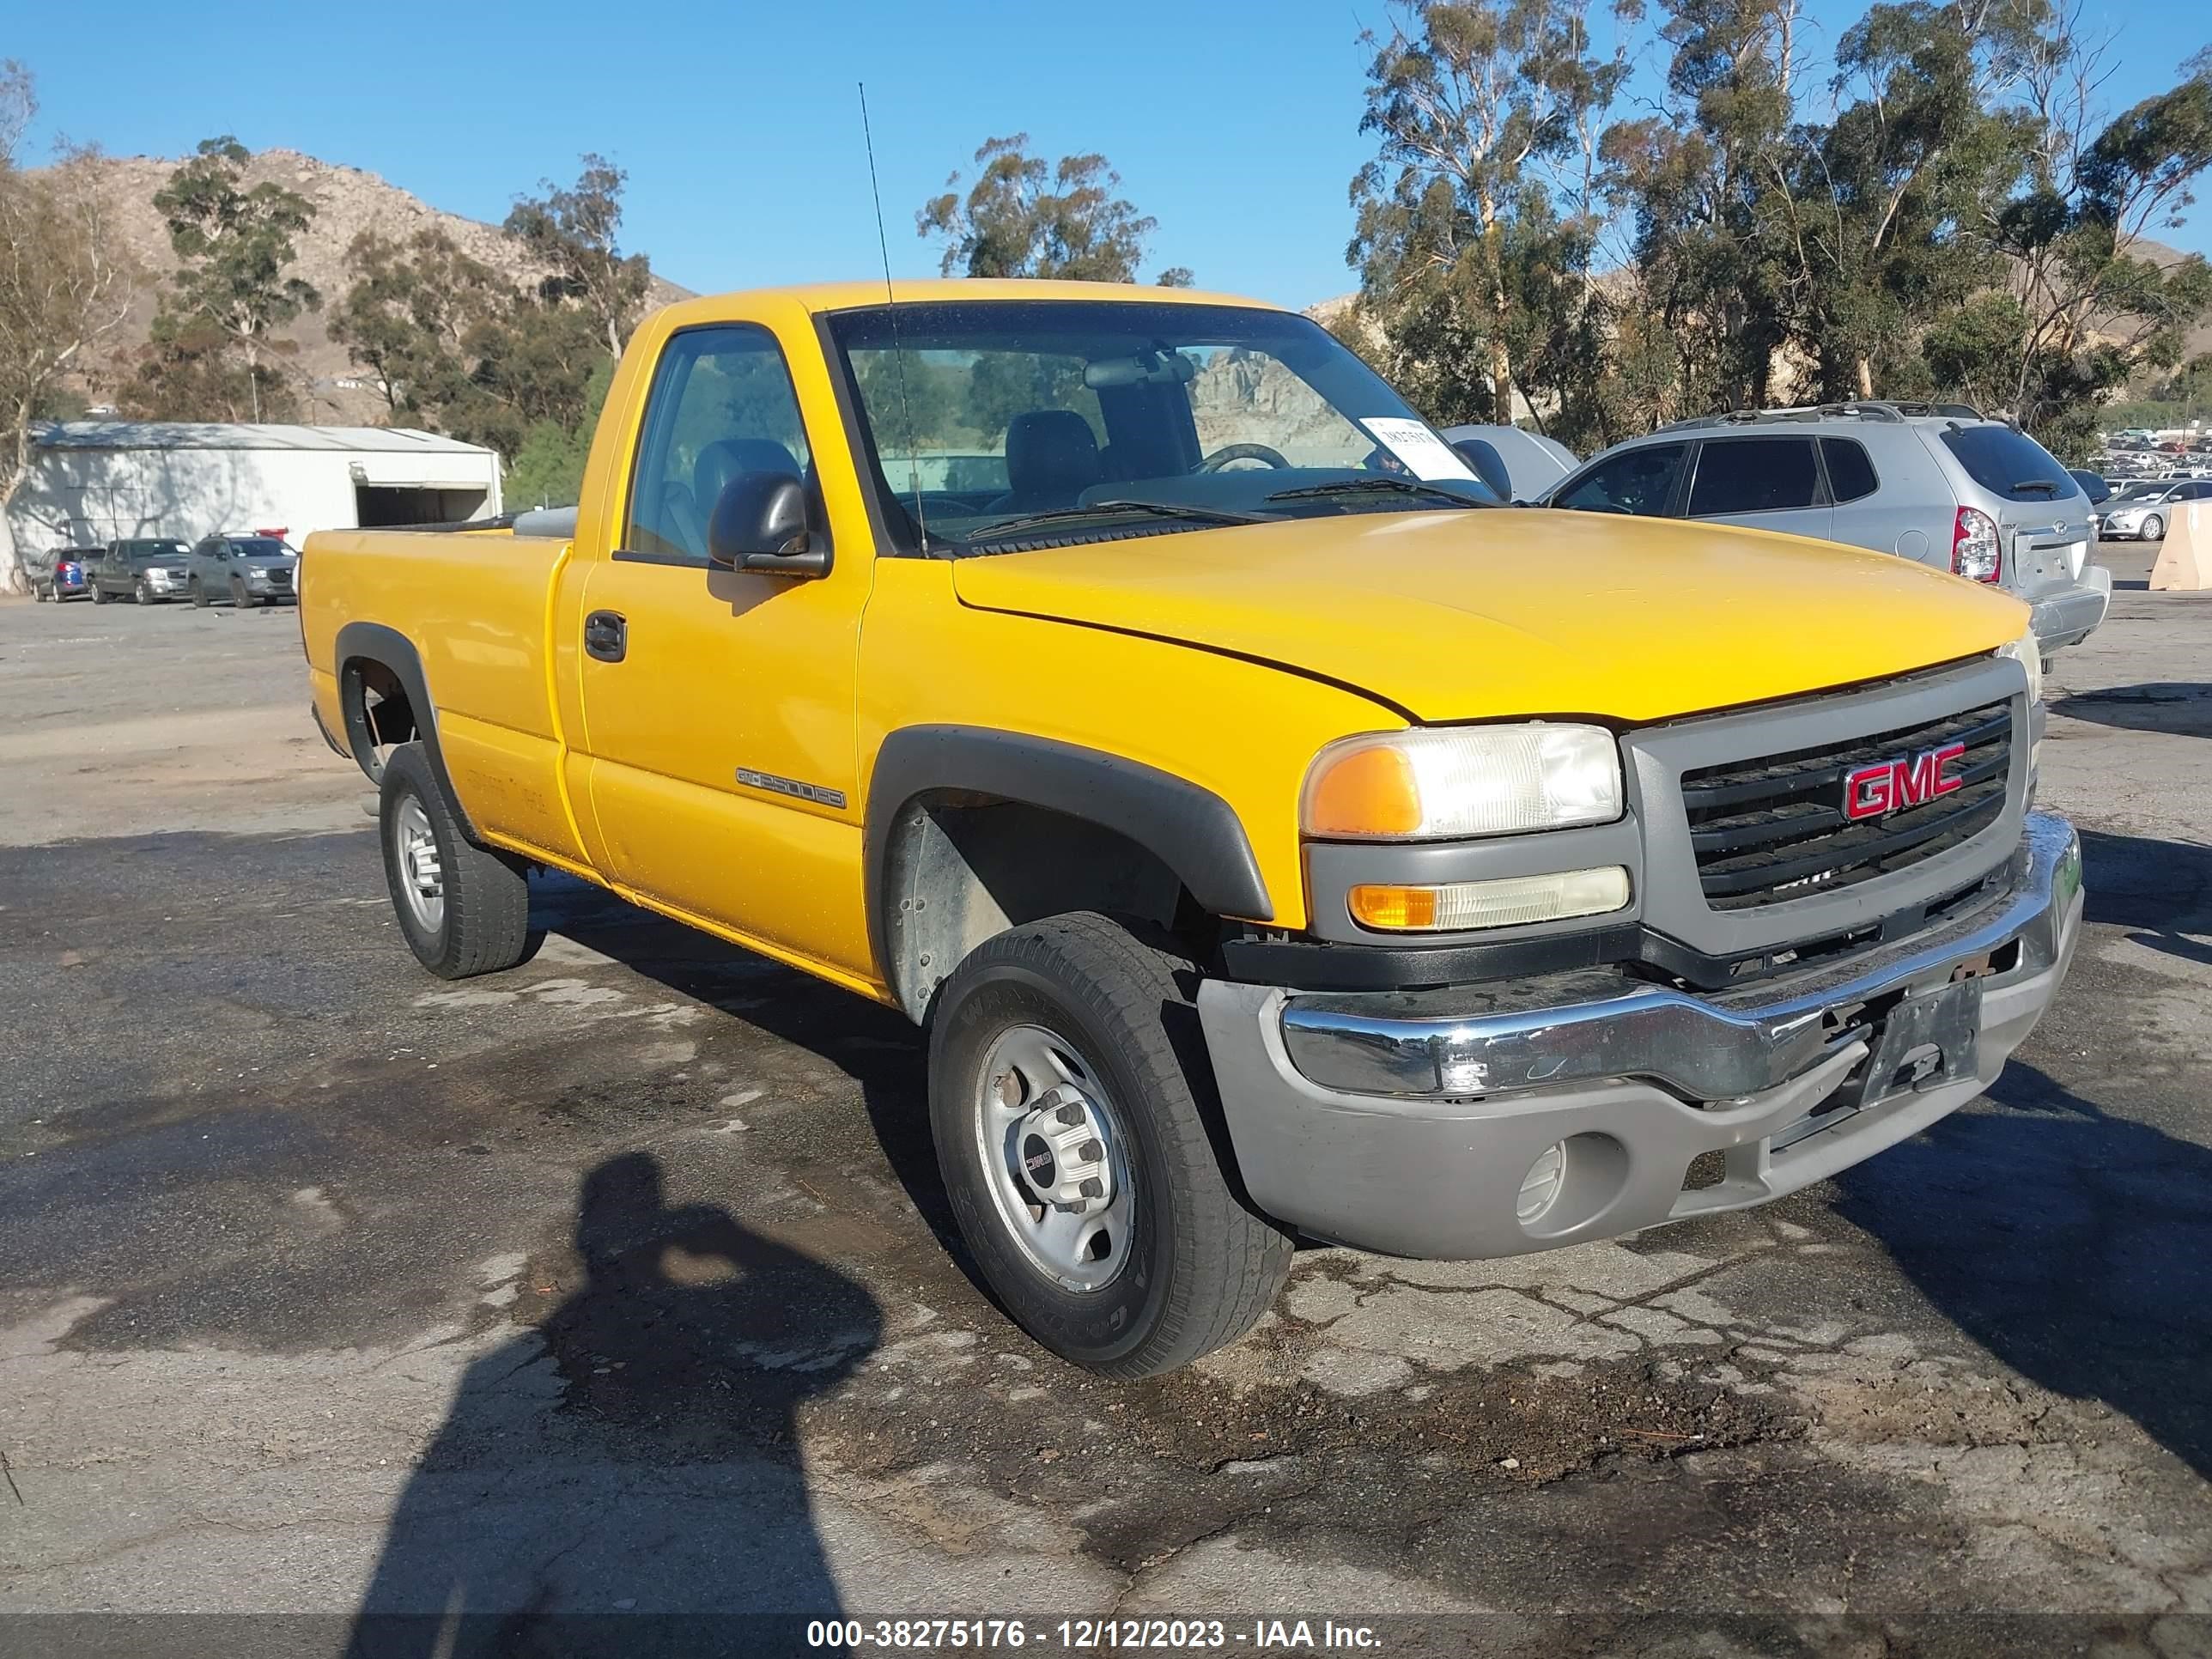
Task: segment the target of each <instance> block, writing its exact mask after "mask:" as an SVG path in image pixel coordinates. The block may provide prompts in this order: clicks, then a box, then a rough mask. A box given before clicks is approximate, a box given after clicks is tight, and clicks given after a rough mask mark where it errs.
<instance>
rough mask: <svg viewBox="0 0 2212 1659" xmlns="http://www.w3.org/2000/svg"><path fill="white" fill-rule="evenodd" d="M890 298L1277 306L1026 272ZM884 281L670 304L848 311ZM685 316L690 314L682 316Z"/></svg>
mask: <svg viewBox="0 0 2212 1659" xmlns="http://www.w3.org/2000/svg"><path fill="white" fill-rule="evenodd" d="M889 288H890V298H891V300H892V301H894V302H896V303H897V304H899V305H921V304H927V303H929V302H932V301H948V300H1149V301H1153V302H1155V303H1158V304H1164V305H1208V306H1243V307H1246V308H1248V309H1249V310H1254V311H1278V310H1280V309H1282V307H1279V306H1273V305H1269V304H1268V303H1267V301H1263V300H1253V299H1248V298H1246V297H1245V296H1244V295H1239V294H1215V293H1211V292H1208V291H1207V290H1206V289H1191V288H1158V287H1147V286H1146V285H1145V284H1144V283H1055V282H1038V281H1036V280H1034V279H1031V278H1029V277H983V276H931V277H921V278H907V279H904V280H901V281H896V282H893V283H890V285H889ZM884 290H885V284H884V282H883V281H882V280H881V279H880V278H877V279H873V280H871V279H866V278H863V279H860V280H859V281H855V282H847V283H800V284H799V285H797V286H795V287H789V288H771V289H746V290H743V291H742V292H738V293H731V294H720V295H702V297H700V298H698V299H696V300H684V301H679V302H678V304H676V305H675V306H673V307H670V309H671V310H672V311H674V312H676V313H679V314H683V313H692V312H696V313H698V314H699V316H700V317H701V318H702V319H705V318H709V317H713V316H715V315H718V314H720V312H721V311H722V309H723V308H724V307H726V306H727V305H728V303H729V302H730V301H732V300H737V299H744V300H763V299H779V300H790V301H796V302H797V303H798V304H799V305H801V306H804V307H805V308H806V309H807V310H809V311H812V312H825V311H854V310H858V309H860V308H862V307H867V306H879V305H882V304H883V303H884ZM686 320H690V319H689V318H688V317H687V318H686Z"/></svg>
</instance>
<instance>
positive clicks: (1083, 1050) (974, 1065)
mask: <svg viewBox="0 0 2212 1659" xmlns="http://www.w3.org/2000/svg"><path fill="white" fill-rule="evenodd" d="M1194 984H1195V977H1194V975H1193V973H1192V970H1191V968H1190V964H1189V963H1187V962H1184V961H1182V960H1181V959H1179V958H1178V957H1175V956H1174V955H1172V954H1171V953H1170V952H1168V951H1163V950H1159V949H1157V948H1155V947H1154V946H1152V945H1148V944H1146V943H1145V942H1143V941H1141V940H1139V939H1137V938H1136V937H1135V936H1134V935H1133V933H1130V932H1129V930H1128V929H1127V928H1126V927H1122V926H1121V924H1119V923H1118V922H1115V921H1113V920H1111V919H1110V918H1109V917H1106V916H1102V915H1093V914H1091V913H1090V912H1087V911H1078V912H1074V913H1072V914H1069V915H1058V916H1048V917H1046V918H1044V919H1043V920H1042V921H1034V922H1028V923H1024V924H1023V925H1022V926H1019V927H1010V928H1008V929H1007V930H1006V932H1005V933H1000V934H998V935H996V936H995V937H994V938H992V939H986V940H985V941H984V942H983V943H982V944H981V945H978V946H976V947H975V950H974V951H971V952H970V953H969V956H968V957H967V959H966V960H965V961H963V963H961V964H960V966H959V967H958V968H957V969H955V970H954V972H953V974H952V975H951V978H949V979H947V980H946V981H945V982H944V984H943V985H942V986H940V987H939V989H938V991H937V994H936V996H935V999H934V1008H933V1015H932V1018H931V1023H930V1047H929V1111H930V1125H931V1128H932V1130H933V1133H934V1136H935V1139H936V1142H937V1159H938V1168H939V1170H940V1171H941V1172H942V1174H943V1176H944V1177H945V1194H946V1196H947V1197H948V1198H949V1199H950V1200H951V1205H952V1210H953V1213H954V1214H955V1215H956V1216H957V1218H958V1219H959V1223H960V1231H961V1235H962V1237H964V1238H965V1239H966V1240H967V1242H968V1247H969V1250H970V1251H971V1252H972V1253H973V1255H974V1257H975V1267H976V1270H977V1272H978V1273H980V1274H981V1277H982V1279H983V1280H984V1282H985V1283H986V1284H987V1285H988V1287H989V1288H990V1291H991V1292H992V1294H993V1295H994V1297H996V1298H997V1299H998V1302H999V1304H1000V1306H1001V1307H1003V1308H1004V1309H1005V1310H1006V1312H1007V1313H1008V1314H1009V1315H1010V1316H1012V1318H1013V1319H1014V1320H1015V1321H1016V1322H1018V1324H1020V1325H1021V1327H1022V1328H1023V1329H1024V1330H1026V1331H1028V1332H1029V1333H1030V1335H1031V1336H1033V1337H1035V1338H1036V1340H1038V1341H1039V1342H1041V1343H1042V1344H1043V1345H1044V1346H1046V1347H1048V1348H1049V1349H1051V1350H1052V1351H1053V1352H1055V1353H1057V1354H1059V1355H1060V1357H1061V1358H1065V1359H1067V1360H1070V1361H1072V1362H1073V1363H1074V1364H1079V1365H1082V1366H1085V1367H1086V1368H1088V1369H1089V1370H1094V1371H1097V1372H1098V1373H1099V1374H1100V1375H1102V1376H1112V1377H1123V1378H1127V1377H1138V1376H1152V1375H1153V1374H1154V1373H1156V1372H1159V1371H1165V1370H1175V1369H1176V1367H1177V1366H1180V1365H1187V1364H1189V1363H1190V1362H1191V1361H1192V1360H1194V1359H1195V1358H1198V1357H1199V1356H1200V1354H1203V1353H1207V1352H1212V1350H1213V1349H1215V1348H1218V1347H1220V1346H1222V1345H1224V1344H1225V1343H1228V1342H1233V1341H1235V1340H1237V1338H1238V1337H1240V1336H1242V1335H1243V1334H1244V1333H1245V1332H1246V1331H1247V1330H1249V1329H1250V1328H1251V1327H1252V1324H1253V1322H1255V1320H1257V1319H1258V1318H1259V1317H1260V1316H1261V1314H1263V1313H1265V1312H1266V1311H1267V1304H1269V1303H1270V1302H1272V1301H1273V1299H1274V1296H1275V1292H1276V1291H1277V1290H1279V1288H1280V1287H1281V1285H1282V1282H1283V1278H1284V1275H1285V1273H1288V1272H1289V1271H1290V1265H1291V1239H1290V1237H1289V1235H1288V1234H1287V1233H1286V1232H1285V1231H1284V1230H1283V1229H1281V1228H1280V1227H1279V1226H1277V1225H1275V1224H1274V1223H1273V1222H1272V1221H1270V1220H1268V1219H1267V1218H1266V1217H1265V1216H1262V1215H1261V1214H1259V1213H1258V1212H1256V1211H1255V1210H1254V1209H1253V1208H1252V1207H1251V1206H1250V1204H1249V1202H1248V1201H1247V1200H1246V1199H1245V1197H1244V1195H1243V1186H1242V1183H1241V1182H1239V1181H1238V1180H1237V1176H1236V1171H1235V1170H1234V1169H1233V1168H1232V1167H1231V1166H1229V1165H1227V1164H1225V1163H1224V1161H1223V1159H1224V1158H1225V1152H1223V1151H1217V1147H1220V1148H1225V1147H1226V1144H1227V1139H1226V1135H1225V1133H1222V1131H1221V1127H1220V1124H1219V1104H1218V1102H1217V1101H1216V1100H1215V1098H1214V1093H1213V1079H1212V1067H1211V1065H1210V1064H1209V1062H1208V1061H1207V1060H1206V1052H1205V1041H1204V1038H1203V1037H1202V1036H1200V1034H1199V1030H1198V1021H1197V1010H1196V1009H1195V1007H1194V1006H1192V1002H1191V987H1193V986H1194Z"/></svg>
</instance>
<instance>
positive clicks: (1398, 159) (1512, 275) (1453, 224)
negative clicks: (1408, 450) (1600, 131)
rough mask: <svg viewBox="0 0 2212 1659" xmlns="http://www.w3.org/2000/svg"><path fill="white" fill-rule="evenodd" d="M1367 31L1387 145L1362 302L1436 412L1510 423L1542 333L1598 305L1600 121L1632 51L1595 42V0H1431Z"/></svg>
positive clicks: (1365, 237)
mask: <svg viewBox="0 0 2212 1659" xmlns="http://www.w3.org/2000/svg"><path fill="white" fill-rule="evenodd" d="M1620 15H1623V16H1624V17H1626V16H1632V15H1633V7H1632V4H1629V5H1624V6H1623V7H1622V8H1621V9H1620ZM1362 39H1363V40H1364V41H1365V42H1366V43H1367V44H1368V45H1370V46H1373V47H1374V49H1375V50H1374V56H1373V58H1372V59H1371V60H1370V64H1369V65H1368V70H1367V92H1366V110H1365V113H1364V115H1363V116H1362V118H1361V120H1360V131H1362V132H1364V133H1369V134H1372V135H1374V136H1375V137H1376V138H1377V140H1378V148H1377V152H1376V157H1375V159H1374V160H1373V161H1370V162H1369V163H1368V164H1367V165H1366V166H1365V167H1363V168H1361V169H1360V171H1359V173H1358V175H1357V176H1356V177H1355V178H1354V179H1353V180H1352V204H1353V206H1354V208H1355V209H1356V210H1357V213H1358V222H1357V226H1356V228H1355V230H1354V233H1353V236H1352V245H1351V247H1350V249H1349V251H1348V252H1347V256H1346V257H1347V258H1348V260H1349V262H1350V263H1352V264H1354V265H1355V266H1357V267H1358V270H1359V272H1360V300H1361V305H1362V307H1363V309H1364V310H1365V311H1366V312H1367V313H1369V315H1370V316H1371V317H1372V318H1373V319H1374V320H1375V321H1376V324H1377V325H1378V326H1379V327H1380V329H1381V331H1382V333H1383V337H1384V338H1385V340H1386V341H1387V342H1388V343H1389V356H1390V357H1391V360H1392V367H1393V368H1395V369H1396V371H1397V373H1398V378H1400V379H1401V380H1406V381H1409V382H1412V383H1413V390H1414V391H1415V395H1416V401H1417V402H1419V403H1420V404H1422V406H1423V407H1424V408H1425V409H1426V410H1428V411H1429V412H1430V413H1431V415H1433V416H1436V417H1437V419H1440V420H1444V419H1486V420H1492V421H1496V422H1504V423H1510V422H1511V421H1512V419H1513V408H1514V393H1515V392H1516V389H1518V390H1522V392H1524V393H1526V392H1534V391H1537V390H1538V388H1535V387H1534V386H1518V385H1517V384H1516V377H1517V374H1518V369H1517V368H1516V365H1522V366H1525V357H1526V353H1527V351H1528V349H1529V348H1530V347H1531V346H1532V344H1533V342H1534V339H1535V338H1536V337H1538V336H1544V337H1550V338H1553V339H1554V340H1558V339H1564V338H1565V337H1568V336H1569V335H1571V334H1572V333H1573V332H1575V331H1576V329H1577V323H1578V319H1577V313H1580V312H1585V311H1587V310H1588V309H1589V308H1590V307H1593V306H1595V304H1596V303H1597V300H1598V295H1597V292H1596V289H1595V284H1594V283H1592V282H1590V281H1589V268H1588V266H1589V254H1590V251H1591V248H1592V246H1593V243H1594V235H1593V221H1592V219H1591V217H1590V210H1591V208H1592V206H1593V204H1594V203H1593V193H1592V185H1593V183H1594V179H1595V161H1596V156H1597V152H1596V148H1595V137H1594V122H1595V114H1596V112H1599V111H1601V110H1602V109H1603V108H1604V107H1605V106H1606V105H1607V104H1608V103H1609V102H1610V101H1611V100H1612V99H1613V95H1614V94H1615V93H1616V92H1617V91H1618V89H1619V88H1620V84H1621V82H1622V81H1623V80H1624V79H1625V78H1626V75H1627V71H1628V64H1627V59H1626V57H1625V56H1623V55H1622V54H1620V53H1619V52H1616V53H1615V54H1614V55H1613V57H1612V58H1609V59H1608V58H1598V57H1596V56H1595V54H1594V53H1593V52H1592V51H1591V48H1590V43H1589V17H1588V9H1587V0H1425V3H1419V4H1415V5H1413V6H1410V7H1408V8H1406V9H1401V11H1400V12H1399V13H1398V14H1397V15H1396V16H1395V21H1394V23H1393V27H1392V29H1391V33H1390V35H1389V39H1388V40H1377V39H1376V36H1374V35H1373V34H1372V33H1369V34H1366V35H1364V36H1362ZM1561 204H1565V209H1566V211H1565V214H1564V215H1563V214H1562V213H1561V211H1560V207H1561ZM1562 271H1564V272H1565V273H1567V274H1568V275H1569V276H1571V278H1572V279H1573V280H1571V281H1569V282H1568V283H1565V285H1564V286H1563V285H1561V284H1559V283H1555V282H1554V281H1553V280H1551V279H1552V277H1553V275H1555V274H1556V273H1559V272H1562ZM1532 301H1533V302H1536V303H1539V304H1541V305H1542V306H1543V307H1546V309H1545V310H1544V311H1543V312H1542V313H1532V312H1531V311H1530V310H1529V308H1528V307H1529V305H1530V304H1531V302H1532ZM1516 347H1517V348H1518V349H1516ZM1531 401H1532V403H1533V401H1534V399H1533V398H1532V399H1531Z"/></svg>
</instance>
